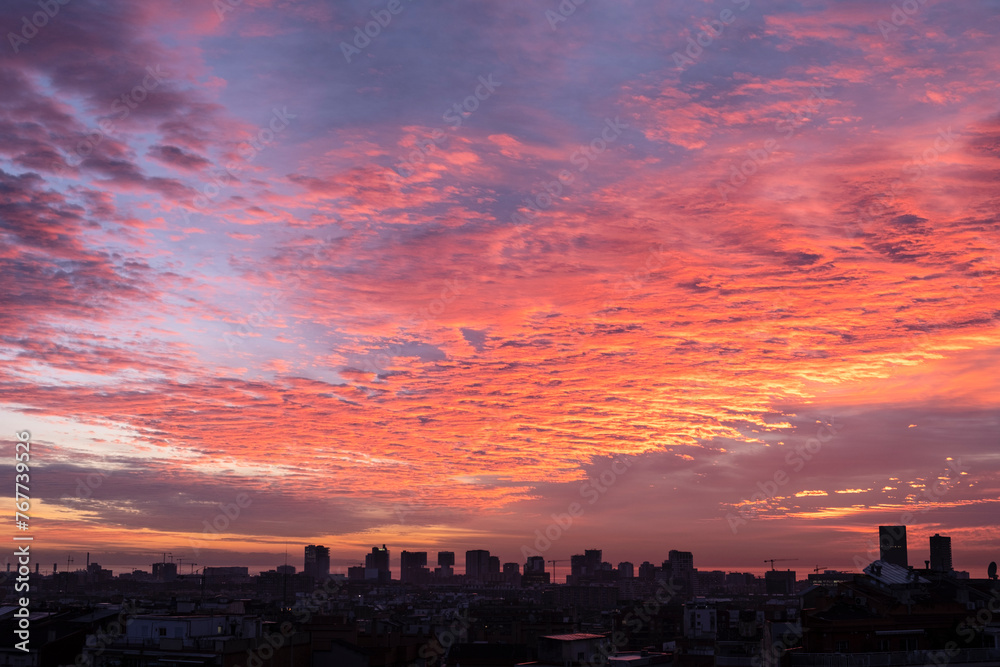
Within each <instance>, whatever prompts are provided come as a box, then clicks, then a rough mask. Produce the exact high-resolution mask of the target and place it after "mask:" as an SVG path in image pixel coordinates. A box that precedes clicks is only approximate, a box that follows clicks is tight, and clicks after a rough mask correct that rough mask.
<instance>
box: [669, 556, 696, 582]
mask: <svg viewBox="0 0 1000 667" xmlns="http://www.w3.org/2000/svg"><path fill="white" fill-rule="evenodd" d="M667 556H668V560H669V562H670V573H671V574H672V575H673V576H675V577H676V576H687V575H688V574H689V573H691V572H693V571H694V554H692V553H691V552H690V551H677V550H676V549H671V550H670V553H668V554H667Z"/></svg>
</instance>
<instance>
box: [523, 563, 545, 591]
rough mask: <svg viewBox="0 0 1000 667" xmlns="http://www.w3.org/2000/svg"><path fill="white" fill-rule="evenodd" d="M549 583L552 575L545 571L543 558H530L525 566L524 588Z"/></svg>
mask: <svg viewBox="0 0 1000 667" xmlns="http://www.w3.org/2000/svg"><path fill="white" fill-rule="evenodd" d="M549 581H550V575H549V573H548V572H546V571H545V559H544V558H542V557H541V556H528V560H527V562H526V563H525V564H524V576H523V577H522V578H521V583H522V584H523V585H524V586H532V585H535V584H547V583H549Z"/></svg>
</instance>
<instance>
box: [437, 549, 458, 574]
mask: <svg viewBox="0 0 1000 667" xmlns="http://www.w3.org/2000/svg"><path fill="white" fill-rule="evenodd" d="M434 573H435V574H436V575H438V576H439V577H450V576H452V575H454V574H455V552H454V551H439V552H438V566H437V569H436V570H435V571H434Z"/></svg>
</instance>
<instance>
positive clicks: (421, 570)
mask: <svg viewBox="0 0 1000 667" xmlns="http://www.w3.org/2000/svg"><path fill="white" fill-rule="evenodd" d="M427 574H428V570H427V552H426V551H403V552H401V553H400V554H399V580H400V581H403V582H407V583H420V582H422V581H424V580H425V579H426V578H427Z"/></svg>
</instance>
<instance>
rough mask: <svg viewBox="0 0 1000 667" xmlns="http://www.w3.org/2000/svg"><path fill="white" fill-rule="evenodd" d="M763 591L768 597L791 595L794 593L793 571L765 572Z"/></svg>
mask: <svg viewBox="0 0 1000 667" xmlns="http://www.w3.org/2000/svg"><path fill="white" fill-rule="evenodd" d="M764 590H765V591H766V592H767V594H768V595H791V594H792V593H794V592H795V571H794V570H784V571H782V570H769V571H768V572H765V573H764Z"/></svg>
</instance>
